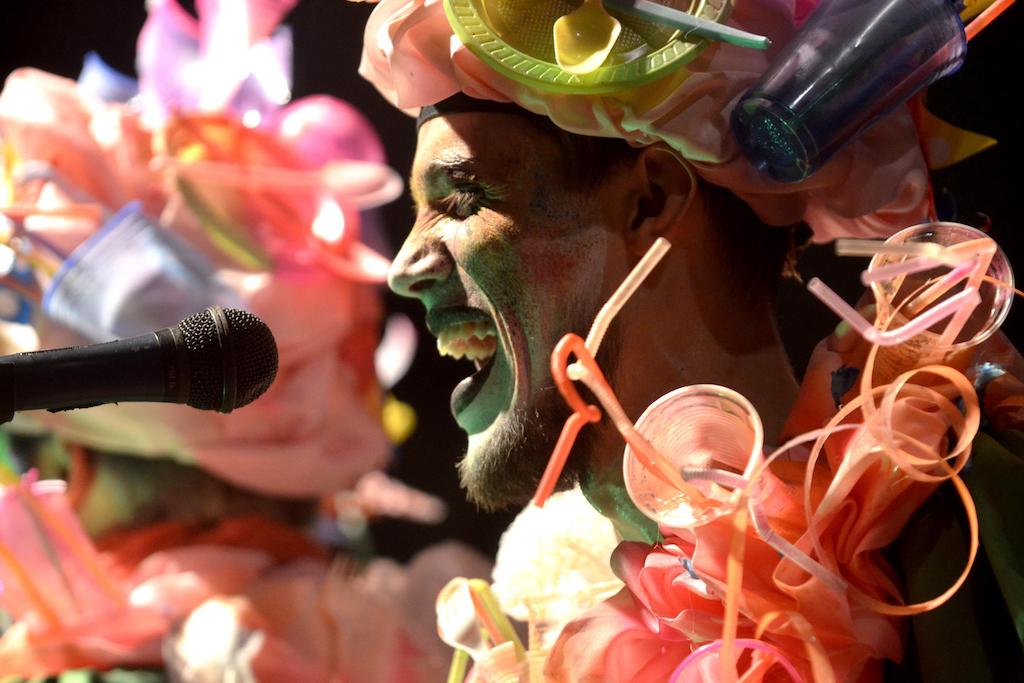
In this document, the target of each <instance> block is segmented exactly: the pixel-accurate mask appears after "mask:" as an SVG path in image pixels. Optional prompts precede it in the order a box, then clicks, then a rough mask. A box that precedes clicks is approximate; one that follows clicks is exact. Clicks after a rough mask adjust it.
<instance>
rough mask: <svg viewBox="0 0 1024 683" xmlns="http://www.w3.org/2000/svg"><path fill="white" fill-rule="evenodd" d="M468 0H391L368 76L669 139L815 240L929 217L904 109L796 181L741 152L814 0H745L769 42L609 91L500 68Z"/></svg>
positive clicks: (563, 123)
mask: <svg viewBox="0 0 1024 683" xmlns="http://www.w3.org/2000/svg"><path fill="white" fill-rule="evenodd" d="M465 4H466V3H454V2H450V3H449V15H448V16H446V13H445V3H444V2H442V0H383V1H382V2H381V3H380V4H379V5H378V6H377V7H376V8H375V9H374V12H373V14H372V15H371V17H370V20H369V22H368V23H367V26H366V32H365V43H364V51H363V59H362V63H361V65H360V73H361V74H362V75H363V76H364V77H365V78H367V79H368V80H370V81H371V82H372V83H373V84H374V85H375V86H376V87H377V89H378V90H379V91H380V92H381V93H382V94H383V95H384V96H385V97H386V98H387V99H388V100H389V101H390V102H391V103H392V104H394V105H395V106H396V107H399V108H401V109H403V110H405V111H408V112H409V113H412V114H415V113H416V112H417V111H419V110H420V108H422V107H426V106H430V105H436V104H437V103H438V102H441V101H442V100H445V99H446V98H448V97H450V96H452V95H455V94H456V93H460V92H461V93H464V94H466V95H468V96H470V97H474V98H477V99H481V100H491V101H497V102H513V103H515V104H518V105H519V106H521V107H523V108H525V109H527V110H529V111H532V112H534V113H538V114H543V115H545V116H548V117H549V118H550V119H551V120H552V121H553V122H554V123H555V124H556V125H558V126H559V127H561V128H563V129H565V130H568V131H571V132H574V133H580V134H585V135H595V136H604V137H620V138H622V139H624V140H627V141H628V142H630V143H631V144H635V145H647V144H652V143H655V142H662V143H664V144H666V145H668V146H669V147H670V148H671V149H673V150H674V151H675V152H676V153H677V154H678V155H679V157H680V158H682V159H684V160H685V161H686V162H687V163H689V164H690V165H691V166H693V168H694V169H695V170H696V171H697V173H698V174H700V175H701V176H702V177H703V178H705V179H706V180H708V181H710V182H712V183H715V184H717V185H721V186H723V187H726V188H728V189H729V190H731V191H732V192H733V193H735V194H736V195H738V196H739V197H740V198H742V199H743V200H744V201H746V202H747V203H748V204H750V205H751V206H752V207H753V208H754V210H755V211H756V212H757V213H758V215H759V216H760V217H761V218H762V220H764V221H765V222H767V223H769V224H778V225H785V224H792V223H796V222H799V221H806V222H807V223H808V224H809V225H810V226H811V228H812V229H813V231H814V239H815V240H817V241H828V240H830V239H832V238H835V237H840V236H862V237H872V236H881V235H887V234H891V233H892V232H895V231H896V230H897V229H899V228H902V227H905V226H906V225H912V224H914V223H917V222H920V221H921V220H923V219H924V218H926V217H927V215H928V211H929V202H928V177H927V169H926V165H925V160H924V157H923V155H922V153H921V150H920V144H919V141H918V137H917V133H916V131H915V128H914V123H913V121H912V120H911V116H910V114H909V112H908V111H906V109H905V108H900V109H897V110H896V111H893V112H892V113H890V114H888V115H886V116H885V117H883V118H882V119H881V120H879V121H878V122H877V123H875V125H873V126H872V127H871V128H870V129H869V130H868V131H867V132H866V133H865V134H863V135H861V136H860V137H859V138H858V139H856V140H855V141H853V142H852V143H851V144H849V145H848V146H847V147H846V148H845V149H844V150H842V151H841V152H840V153H838V154H837V155H836V156H834V157H833V158H832V159H831V161H829V162H828V163H826V164H825V165H824V167H823V168H822V169H821V170H820V171H818V172H817V173H815V174H814V175H812V176H810V177H808V178H806V179H804V180H802V181H801V182H798V183H783V182H779V181H776V180H772V179H770V178H768V177H767V176H765V175H763V174H761V173H759V172H758V171H757V170H756V169H755V168H754V166H753V165H751V164H750V162H748V161H747V160H746V158H744V157H743V155H742V154H741V152H740V149H739V145H738V144H737V142H736V140H735V139H734V137H733V136H732V134H731V133H730V115H731V112H732V110H733V108H734V107H735V105H736V103H737V102H738V101H739V100H740V98H741V97H742V95H743V94H744V93H745V92H746V91H747V90H748V89H749V88H750V87H751V86H752V85H754V84H755V82H757V80H758V79H759V77H760V76H761V75H762V74H763V73H764V72H765V70H766V68H767V67H768V65H769V63H770V61H771V59H772V58H773V56H775V55H776V54H777V51H778V50H779V49H781V48H782V47H784V46H786V45H787V43H788V42H789V39H790V38H791V37H792V36H793V35H794V33H795V32H796V30H797V27H798V25H799V23H800V22H801V21H802V20H803V18H804V17H806V16H807V14H808V13H809V12H810V11H811V10H812V9H813V8H814V7H815V6H816V5H817V3H816V2H814V1H813V0H809V1H801V2H797V1H795V0H736V2H734V3H733V7H732V10H731V13H730V14H729V19H728V26H730V27H735V28H738V29H745V30H747V31H751V32H755V33H757V34H763V35H765V36H767V37H769V38H770V39H771V41H772V47H771V48H770V49H768V50H765V51H761V50H754V49H750V48H747V47H739V46H735V45H730V44H725V43H713V44H710V45H706V46H703V49H701V50H698V49H689V48H686V53H685V55H683V54H681V55H680V56H679V57H678V59H677V61H678V62H683V61H686V60H690V61H689V62H688V63H686V65H685V66H681V67H677V68H674V69H662V70H660V71H659V72H658V73H659V74H660V75H659V77H658V78H656V79H655V80H652V81H649V82H642V81H644V79H643V78H637V79H636V80H637V81H638V82H639V84H637V85H629V84H626V85H625V86H624V87H622V88H621V89H614V90H611V91H609V90H607V89H604V88H600V87H598V88H589V89H588V88H576V89H575V90H574V89H573V88H569V87H567V88H560V87H557V86H558V85H559V84H561V83H562V82H561V81H558V83H556V84H555V85H554V86H552V85H551V84H544V83H543V82H541V81H542V80H543V75H542V76H540V77H538V78H536V79H533V80H531V79H528V78H513V77H510V76H509V75H508V74H509V73H510V72H512V73H514V72H516V71H517V70H519V71H523V72H529V73H530V74H533V73H534V72H538V73H541V72H543V70H544V68H546V67H545V66H544V64H543V63H541V64H540V65H539V66H538V65H537V64H533V63H531V64H527V65H525V66H522V67H520V66H517V64H518V63H517V62H516V61H515V59H513V58H512V57H511V56H510V57H509V59H508V65H509V68H508V69H505V70H504V73H503V72H499V70H497V69H495V68H494V67H493V66H492V64H491V63H490V62H485V61H484V60H482V59H481V58H480V57H479V56H478V55H477V53H476V52H474V51H473V50H471V49H469V47H467V45H466V44H464V41H463V40H462V39H461V38H460V36H459V35H457V34H456V31H455V30H454V29H453V28H452V24H450V23H449V19H450V18H451V17H452V16H455V15H456V14H458V13H459V12H462V11H463V10H464V9H465V8H464V7H463V5H465ZM470 4H473V3H470ZM475 4H479V3H475ZM485 4H486V5H487V7H488V8H491V7H497V6H498V4H501V6H502V7H505V5H506V4H508V3H504V4H502V3H485ZM548 4H554V3H548ZM634 4H635V3H634ZM708 5H715V6H716V7H718V10H719V11H718V13H717V16H716V18H718V19H721V17H722V16H723V15H724V14H725V11H724V8H723V7H720V6H719V5H721V3H708ZM545 6H546V5H545ZM509 7H518V5H511V4H509ZM566 7H568V5H567V6H566ZM700 7H702V8H704V7H705V4H701V5H700ZM563 9H565V8H563ZM569 9H571V7H570V8H569ZM709 11H710V10H709ZM520 18H521V19H522V17H520ZM524 21H525V19H524ZM509 25H511V26H518V24H509ZM524 25H525V24H524ZM463 28H465V27H463ZM627 29H628V26H627V27H626V28H623V31H624V32H626V31H627ZM468 30H470V31H472V30H474V29H473V27H472V26H470V27H469V29H468ZM524 30H526V29H524ZM513 32H514V31H513ZM622 35H625V33H623V34H622ZM506 37H507V36H506ZM619 40H620V41H622V40H625V39H624V38H622V37H620V38H619ZM509 41H510V42H514V41H512V40H511V39H509ZM663 42H664V41H663ZM676 42H680V41H676ZM700 42H702V41H700ZM682 44H683V45H692V44H691V43H686V42H685V41H682ZM484 49H487V48H486V46H485V47H484ZM680 49H682V48H680ZM478 51H479V50H478ZM499 58H500V55H499ZM515 58H516V59H519V55H518V53H516V56H515ZM492 61H493V60H492ZM648 66H650V65H648ZM606 70H607V68H606ZM600 77H601V78H605V77H606V76H605V75H601V76H600ZM607 77H608V78H610V76H607ZM594 78H597V77H594ZM579 80H580V79H578V78H577V82H578V81H579ZM584 80H585V79H584ZM567 82H569V83H570V84H571V82H572V79H571V78H569V80H568V81H567ZM580 90H582V92H580Z"/></svg>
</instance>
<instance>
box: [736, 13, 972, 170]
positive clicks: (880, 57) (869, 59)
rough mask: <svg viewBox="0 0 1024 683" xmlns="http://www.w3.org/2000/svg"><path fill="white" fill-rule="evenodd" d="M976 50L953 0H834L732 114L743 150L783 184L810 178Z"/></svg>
mask: <svg viewBox="0 0 1024 683" xmlns="http://www.w3.org/2000/svg"><path fill="white" fill-rule="evenodd" d="M966 51H967V38H966V36H965V34H964V27H963V23H962V22H961V20H960V16H959V14H958V13H957V7H956V2H954V1H953V0H830V2H823V3H821V4H819V5H818V7H817V9H816V10H815V11H814V12H813V13H812V14H811V15H810V16H809V17H808V19H807V21H806V23H804V25H803V26H802V27H801V29H800V30H799V32H798V33H797V35H796V36H795V37H794V38H793V40H792V41H791V42H790V43H789V44H788V45H786V46H785V47H784V48H783V49H782V51H781V52H780V53H779V54H778V55H777V56H776V57H775V59H774V60H773V61H772V63H771V66H770V67H769V68H768V70H767V71H766V72H765V73H764V75H763V76H762V77H761V80H760V81H758V83H757V84H756V85H755V86H754V87H753V88H751V90H750V91H748V92H747V93H746V94H745V95H744V96H743V98H742V99H741V100H740V102H739V104H737V106H736V108H735V109H734V110H733V113H732V129H733V133H734V134H735V136H736V138H737V140H738V141H739V143H740V147H741V148H742V150H743V153H744V154H745V155H746V156H747V158H748V159H749V160H750V162H751V163H752V164H753V165H754V166H755V167H756V168H757V169H758V170H759V171H761V172H762V173H765V174H767V175H768V176H770V177H772V178H774V179H775V180H779V181H782V182H797V181H800V180H803V179H804V178H806V177H808V176H810V175H811V174H813V173H814V172H815V171H817V170H818V169H819V168H821V166H822V165H823V164H824V163H825V162H826V161H828V159H829V158H830V157H832V155H834V154H835V153H836V152H837V151H839V150H840V149H841V148H842V147H843V146H844V145H845V144H846V143H848V142H850V141H851V140H853V139H854V138H855V137H856V136H857V135H859V134H860V133H861V132H862V131H863V130H865V129H866V128H868V127H869V126H871V124H873V123H874V122H875V121H877V120H878V119H879V118H880V117H882V116H883V115H884V114H886V113H888V112H889V111H891V110H893V109H894V108H895V107H897V106H899V105H900V104H902V103H904V102H906V101H907V100H908V99H910V97H911V96H913V95H914V93H916V92H917V91H919V90H920V89H921V88H924V87H925V86H927V85H928V84H930V83H932V82H934V81H935V80H937V79H939V78H941V77H943V76H945V75H947V74H950V73H952V72H954V71H956V70H957V69H958V68H959V67H960V64H961V63H962V62H963V58H964V54H965V53H966Z"/></svg>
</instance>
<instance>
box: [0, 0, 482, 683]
mask: <svg viewBox="0 0 1024 683" xmlns="http://www.w3.org/2000/svg"><path fill="white" fill-rule="evenodd" d="M294 4H295V3H294V1H291V2H289V1H287V0H285V1H283V2H271V3H267V2H218V1H217V0H210V1H209V2H199V3H197V13H198V18H196V17H193V16H192V15H190V14H189V13H188V12H186V11H185V10H184V9H182V7H181V6H179V5H178V3H177V2H176V0H161V1H157V2H152V3H149V17H148V20H147V22H146V24H145V27H144V29H143V31H142V34H141V35H140V37H139V43H138V57H137V60H138V73H139V79H138V81H135V80H133V79H130V78H128V77H126V76H123V75H121V74H118V73H115V72H113V71H112V70H111V69H110V68H109V67H108V66H106V65H105V64H103V63H102V61H101V60H100V59H99V58H98V57H97V56H96V55H90V56H89V57H88V58H87V59H86V63H85V68H84V69H83V71H82V74H81V76H80V78H79V80H78V82H75V81H71V80H68V79H65V78H61V77H58V76H54V75H51V74H48V73H44V72H40V71H36V70H32V69H23V70H19V71H16V72H14V73H12V74H11V75H10V77H9V78H8V80H7V82H6V84H5V86H4V89H3V92H2V93H0V144H2V145H3V169H2V173H0V178H2V186H0V210H2V214H0V215H2V216H3V225H2V227H0V229H2V232H3V239H2V242H3V243H2V244H0V261H3V263H2V266H0V267H2V268H3V280H2V283H3V285H4V288H3V290H2V295H3V297H4V304H5V307H4V310H3V315H4V318H5V320H6V322H5V323H4V325H3V353H5V354H6V353H13V352H16V351H25V350H35V349H38V348H52V347H58V346H69V345H75V344H87V343H92V342H100V341H107V340H111V339H115V338H120V337H125V336H133V335H137V334H144V333H146V332H150V331H153V330H155V329H158V328H161V327H166V326H170V325H174V324H175V323H176V322H178V321H179V320H180V319H181V318H182V317H184V316H188V315H190V314H192V313H194V312H196V311H199V310H202V309H203V308H205V307H207V306H210V305H220V306H224V307H237V308H245V309H247V310H250V311H252V312H253V313H255V314H256V315H257V316H259V317H260V318H262V319H263V320H264V321H266V323H267V324H268V325H269V326H270V327H271V328H272V330H273V332H274V335H275V337H276V340H277V345H278V349H279V356H280V364H279V371H278V376H277V379H276V382H275V383H274V385H273V386H272V387H271V388H270V390H269V391H268V392H267V393H266V394H265V395H264V396H263V397H261V398H260V399H259V400H257V401H255V402H254V403H253V404H252V405H250V406H247V407H246V408H245V409H243V410H241V411H239V412H236V413H233V414H231V415H221V414H214V413H210V412H199V411H196V410H192V409H190V408H187V407H184V406H178V405H166V404H125V405H105V406H99V407H95V408H91V409H85V410H75V411H69V412H64V413H55V414H51V413H44V412H41V411H40V412H38V413H31V414H23V415H19V416H18V419H17V420H16V421H15V422H14V423H13V424H12V425H10V429H9V433H10V435H11V436H10V437H9V444H10V445H12V448H10V449H5V453H4V456H5V459H6V462H5V463H0V471H2V472H3V476H4V480H3V481H2V485H0V612H4V613H6V614H7V615H8V617H9V618H10V619H12V620H13V622H11V623H7V624H6V625H5V626H4V627H0V632H2V637H0V679H4V680H6V679H7V677H13V678H16V679H17V678H25V677H27V678H34V677H46V676H52V675H57V674H60V673H61V672H63V671H67V670H72V669H89V670H93V671H98V672H104V671H108V670H111V669H114V668H115V667H120V668H122V669H124V670H125V671H121V672H120V673H119V675H120V676H121V677H122V678H118V679H117V680H130V679H133V677H136V678H138V679H139V680H150V679H153V680H162V679H163V678H164V677H165V676H166V677H167V678H169V679H170V680H180V681H221V680H228V679H231V680H274V681H279V680H289V681H326V680H336V681H371V680H372V681H396V682H397V681H430V680H436V679H437V677H438V674H437V673H436V672H437V670H438V668H439V667H442V668H443V667H444V666H445V665H446V655H445V654H444V653H443V652H441V653H439V652H437V648H436V647H435V643H437V640H436V636H435V634H434V632H433V631H434V625H433V617H432V614H431V613H430V609H429V605H431V604H432V600H433V595H434V594H435V593H436V591H437V590H439V589H440V587H441V586H443V584H444V582H445V581H446V580H447V579H448V578H450V577H451V576H452V575H454V574H457V573H466V572H467V571H468V572H470V573H477V574H484V573H486V572H487V571H488V569H489V567H488V565H487V563H486V562H484V561H483V560H481V559H480V558H478V557H476V556H475V555H474V554H473V553H472V552H471V551H469V550H468V549H465V548H462V547H461V546H456V545H452V546H439V547H435V548H431V549H428V550H426V551H424V552H423V553H421V555H420V556H419V557H418V558H416V559H414V560H413V561H412V563H411V564H410V565H409V566H408V567H400V566H398V565H397V564H395V563H393V562H390V561H387V560H374V561H372V562H370V561H369V560H370V558H368V557H365V556H363V557H354V555H358V554H361V549H362V547H363V546H361V545H360V539H359V538H352V537H348V538H346V537H344V536H343V535H340V534H339V533H338V528H339V527H338V521H339V520H338V519H335V517H334V515H335V514H337V515H339V516H340V517H342V518H344V520H342V521H345V520H347V525H346V526H345V528H346V529H349V530H351V529H356V528H357V527H358V525H357V524H354V523H353V519H354V518H359V519H365V517H366V516H367V515H372V514H391V515H399V516H409V517H412V518H415V519H419V520H421V521H424V522H437V521H439V519H440V517H443V515H444V510H443V506H442V505H441V504H440V503H439V501H436V500H434V499H433V498H431V497H429V496H426V495H425V494H421V493H419V492H416V491H412V490H410V489H408V488H407V487H404V486H403V485H401V484H399V483H398V482H394V481H391V480H390V479H388V478H387V477H386V476H385V475H384V474H383V472H381V469H382V468H383V467H384V466H385V465H386V464H387V462H388V459H389V456H390V453H391V447H392V442H393V440H395V439H401V438H404V437H403V436H402V433H403V432H407V431H408V429H409V428H410V424H409V423H408V418H407V417H405V418H403V413H402V411H398V415H399V422H400V423H395V421H394V418H392V419H391V421H390V423H389V421H388V419H386V417H385V415H386V410H385V407H384V389H385V388H386V387H382V386H381V383H380V382H379V380H378V375H377V373H376V372H375V369H374V368H375V365H374V358H375V354H376V355H377V356H378V358H379V363H380V367H382V368H384V374H386V375H387V376H389V377H390V378H391V379H390V380H388V385H390V384H393V383H394V381H397V379H398V378H399V377H400V376H401V374H403V373H404V369H403V368H404V367H407V366H408V361H409V358H410V354H411V348H412V346H413V345H414V338H410V336H409V334H410V333H409V329H408V327H409V326H408V325H405V326H404V327H403V325H402V324H401V321H399V323H398V324H397V325H389V326H388V330H389V332H388V333H386V335H385V336H386V339H385V341H384V343H383V344H381V343H380V342H381V339H380V332H381V328H382V327H383V321H382V310H381V303H380V300H379V296H378V292H377V285H378V283H380V282H381V281H382V279H383V275H384V273H385V272H386V269H387V265H388V262H387V260H386V259H385V258H383V257H382V256H380V255H378V253H377V252H376V251H375V250H374V249H372V248H371V247H369V246H367V242H374V241H376V242H377V243H379V242H380V235H379V234H373V231H374V229H375V228H374V225H373V220H375V217H374V216H373V215H372V214H370V213H367V212H368V211H369V210H370V209H372V208H373V207H375V206H378V205H380V204H382V203H385V202H388V201H391V200H392V199H394V198H395V197H397V196H398V195H399V194H400V193H401V189H402V183H401V181H400V179H399V178H398V176H397V175H396V174H395V172H394V171H393V170H391V169H390V168H389V167H388V166H387V165H386V164H385V162H384V155H383V151H382V146H381V144H380V141H379V139H378V137H377V135H376V133H375V132H374V130H373V128H372V127H371V125H370V124H369V123H368V122H367V121H366V120H365V119H364V118H363V117H362V116H361V115H360V114H359V113H358V112H357V111H355V110H354V109H353V108H352V107H351V106H349V105H347V104H346V103H344V102H342V101H340V100H338V99H335V98H333V97H327V96H311V97H305V98H302V99H299V100H296V101H294V102H290V101H289V100H290V99H291V92H290V85H291V73H290V72H291V64H290V60H291V36H290V33H289V31H288V30H287V28H285V27H283V26H279V23H280V21H281V20H282V18H283V17H284V15H285V14H286V12H287V11H288V10H289V9H290V8H291V7H292V6H293V5H294ZM364 218H365V219H366V220H365V221H364ZM363 230H366V231H367V232H363ZM406 322H407V321H406ZM402 419H404V420H405V421H404V422H401V420H402ZM388 432H390V436H391V437H392V438H391V439H389V434H388ZM19 458H20V459H21V462H20V463H18V462H15V461H16V460H18V459H19ZM19 464H21V465H24V466H25V467H19V466H18V465H19ZM25 468H32V469H31V470H30V471H29V472H28V473H27V474H25V476H23V477H22V478H21V479H20V481H19V480H18V479H17V478H16V477H15V476H13V474H12V472H13V471H14V470H24V469H25ZM40 472H41V473H42V474H43V475H44V477H55V476H63V477H66V478H67V479H68V481H69V483H68V484H67V485H66V486H65V484H64V483H63V482H60V481H55V480H46V479H42V480H41V479H40V478H39V474H40ZM325 514H326V515H327V518H326V519H325V518H324V515H325ZM318 521H319V523H318ZM363 526H364V527H365V524H364V525H363ZM314 528H316V529H317V530H319V532H320V533H319V538H317V537H315V536H314V535H313V530H314ZM346 546H349V547H348V548H346ZM338 547H341V548H342V550H346V549H347V550H349V551H352V552H351V553H346V552H343V553H342V554H341V555H340V556H339V557H338V558H336V559H333V561H332V552H333V551H334V550H337V549H338ZM367 562H369V564H366V563H367ZM423 591H426V592H425V593H424V592H423ZM421 595H422V598H420V597H418V596H421ZM421 604H426V605H428V609H427V610H425V611H424V610H423V609H420V608H419V605H421ZM127 670H131V672H128V671H127ZM103 675H106V674H95V676H97V677H99V678H102V676H103ZM111 675H113V674H111Z"/></svg>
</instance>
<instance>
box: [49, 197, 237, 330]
mask: <svg viewBox="0 0 1024 683" xmlns="http://www.w3.org/2000/svg"><path fill="white" fill-rule="evenodd" d="M214 304H217V305H220V306H224V307H238V306H239V305H240V304H241V301H240V300H239V298H238V295H237V294H235V293H234V292H233V291H232V290H231V289H230V288H229V287H228V286H227V285H225V284H223V283H221V282H219V281H218V280H217V277H216V273H215V270H214V268H213V266H212V265H211V264H210V263H209V261H208V260H207V259H206V258H205V257H204V256H203V255H202V254H200V253H199V252H197V251H196V250H195V249H193V248H192V247H190V246H188V245H187V244H186V243H185V242H183V241H182V240H181V239H180V238H177V237H175V236H174V235H173V234H171V233H170V232H169V231H167V230H165V229H163V228H161V227H160V226H159V225H158V224H156V223H154V222H153V221H152V220H150V219H149V218H147V217H146V216H145V215H144V214H142V213H141V210H140V208H139V205H138V204H137V203H135V202H133V203H131V204H128V205H126V206H125V207H124V208H123V209H121V211H119V212H118V213H117V214H115V215H114V216H112V217H111V218H110V219H109V220H108V221H107V224H106V225H105V226H104V227H103V228H101V229H100V230H99V231H97V232H96V233H95V234H93V235H92V236H91V237H89V239H87V240H86V241H85V242H83V243H82V244H80V245H79V246H78V248H76V249H75V251H74V252H72V254H71V255H70V256H69V257H68V259H67V260H66V261H65V262H64V263H63V265H62V266H61V268H60V270H59V271H57V273H56V275H54V277H53V280H52V281H51V282H50V284H49V286H48V287H47V289H46V292H44V294H43V302H42V307H43V311H44V312H45V313H46V314H47V316H49V317H50V318H51V319H53V320H56V321H57V322H59V323H61V324H63V325H65V326H67V327H69V328H71V329H72V330H74V331H75V332H77V333H78V334H80V335H82V336H83V337H85V338H86V339H89V340H91V341H96V342H103V341H110V340H112V339H118V338H121V337H131V336H134V335H138V334H145V333H146V332H151V331H153V330H157V329H161V328H164V327H168V326H171V325H174V324H175V323H177V322H179V321H180V320H182V319H183V318H187V317H188V316H190V315H192V314H193V313H195V312H197V311H201V310H203V309H205V308H206V307H208V306H212V305H214Z"/></svg>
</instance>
